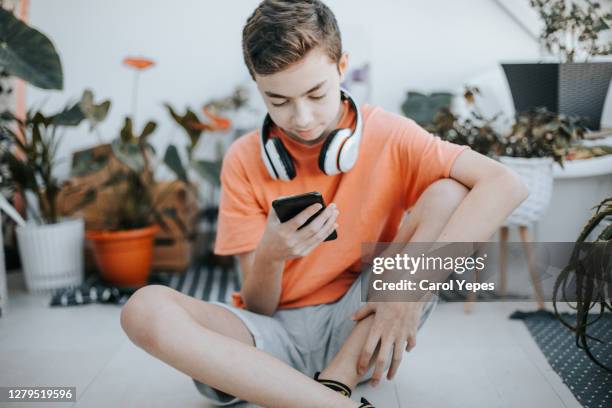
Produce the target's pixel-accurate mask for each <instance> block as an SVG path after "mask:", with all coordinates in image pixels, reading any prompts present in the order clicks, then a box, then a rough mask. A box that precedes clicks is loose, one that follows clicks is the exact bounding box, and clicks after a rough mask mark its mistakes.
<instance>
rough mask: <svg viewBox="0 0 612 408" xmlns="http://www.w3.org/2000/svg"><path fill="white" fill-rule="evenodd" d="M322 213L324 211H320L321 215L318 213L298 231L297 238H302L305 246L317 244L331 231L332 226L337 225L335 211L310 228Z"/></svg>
mask: <svg viewBox="0 0 612 408" xmlns="http://www.w3.org/2000/svg"><path fill="white" fill-rule="evenodd" d="M323 214H325V213H321V215H319V216H318V217H317V218H316V219H315V220H314V221H313V222H312V223H310V224H308V226H307V227H304V228H303V229H301V230H300V231H298V240H303V241H304V245H305V246H308V247H310V246H317V245H319V244H320V243H321V242H323V241H324V240H325V238H327V237H328V236H329V234H331V233H332V231H333V230H334V228H336V227H337V224H336V219H337V218H338V217H337V214H336V213H335V212H332V215H331V216H329V217H327V218H323V222H318V223H317V224H316V225H315V227H314V229H313V228H311V225H313V224H314V223H315V221H318V220H319V218H321V217H323ZM319 224H320V225H319Z"/></svg>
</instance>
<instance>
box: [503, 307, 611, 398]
mask: <svg viewBox="0 0 612 408" xmlns="http://www.w3.org/2000/svg"><path fill="white" fill-rule="evenodd" d="M561 316H562V317H563V319H564V320H565V321H566V322H568V323H571V324H573V325H575V322H576V315H575V314H570V313H562V314H561ZM510 319H519V320H523V322H525V325H527V328H528V329H529V332H530V333H531V335H532V336H533V338H534V340H535V341H536V343H537V345H538V347H539V348H540V350H541V351H542V353H543V354H544V356H545V357H546V359H547V360H548V363H549V364H550V366H551V367H552V368H553V369H554V370H555V372H556V373H557V374H558V375H559V376H560V377H561V379H562V380H563V382H564V383H565V384H566V385H567V386H568V388H569V389H570V390H571V391H572V393H573V394H574V396H575V397H576V399H577V400H578V401H579V402H580V403H581V404H582V405H583V406H584V407H588V408H599V407H602V408H608V407H612V373H611V372H609V371H606V370H604V369H603V368H601V367H599V366H597V364H595V363H594V362H593V361H591V360H590V359H589V357H588V356H587V355H586V354H585V352H584V350H582V349H579V348H578V347H577V346H576V337H575V334H574V332H572V331H570V330H569V329H568V328H567V327H565V326H563V325H562V324H561V322H559V321H558V320H557V319H556V318H555V316H554V315H553V313H552V312H548V311H538V312H519V311H517V312H514V313H513V314H512V315H511V316H510ZM588 334H589V335H591V336H593V337H595V338H598V339H600V340H602V341H603V342H604V343H598V342H596V341H591V342H590V343H589V344H590V349H591V352H592V353H593V355H594V356H595V357H596V358H597V359H598V360H599V361H600V362H601V363H603V364H604V365H606V366H607V367H611V366H612V313H605V314H604V315H603V316H602V318H601V319H600V320H598V321H597V322H596V323H594V324H592V325H591V326H589V329H588Z"/></svg>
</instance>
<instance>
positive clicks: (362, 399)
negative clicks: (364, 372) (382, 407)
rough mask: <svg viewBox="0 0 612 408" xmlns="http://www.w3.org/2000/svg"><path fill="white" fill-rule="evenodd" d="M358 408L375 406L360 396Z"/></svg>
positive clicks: (372, 407)
mask: <svg viewBox="0 0 612 408" xmlns="http://www.w3.org/2000/svg"><path fill="white" fill-rule="evenodd" d="M359 408H375V407H374V405H372V404H370V402H369V401H368V400H367V399H365V398H363V397H361V405H360V406H359Z"/></svg>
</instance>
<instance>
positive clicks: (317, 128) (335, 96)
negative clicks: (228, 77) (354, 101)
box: [255, 48, 348, 144]
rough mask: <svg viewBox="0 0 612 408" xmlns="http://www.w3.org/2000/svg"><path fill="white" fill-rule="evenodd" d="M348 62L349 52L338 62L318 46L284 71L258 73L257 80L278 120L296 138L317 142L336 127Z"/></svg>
mask: <svg viewBox="0 0 612 408" xmlns="http://www.w3.org/2000/svg"><path fill="white" fill-rule="evenodd" d="M347 65H348V56H347V54H344V55H342V57H341V59H340V62H339V63H338V64H337V65H336V64H335V63H334V62H332V61H331V59H330V58H329V57H328V56H327V54H325V52H324V51H323V50H322V49H321V48H315V49H313V50H311V51H310V52H309V53H308V54H306V55H305V56H304V58H302V60H300V61H299V62H296V63H295V64H293V65H291V66H290V67H288V68H287V69H285V70H284V71H281V72H277V73H275V74H271V75H263V76H261V75H255V82H256V83H257V88H258V89H259V92H260V93H261V96H262V98H263V100H264V102H265V104H266V107H267V109H268V112H269V113H270V117H272V120H273V121H274V123H276V125H277V126H279V127H281V128H282V129H283V130H284V131H285V132H286V133H287V135H289V136H290V137H292V138H293V139H295V140H297V141H299V142H302V143H304V144H313V143H316V142H318V141H319V140H321V139H323V138H325V137H327V135H329V133H330V132H331V131H332V130H334V129H335V128H336V125H337V123H338V120H339V118H340V115H341V111H340V84H341V83H342V80H343V78H344V72H345V71H346V68H347ZM338 71H340V72H338Z"/></svg>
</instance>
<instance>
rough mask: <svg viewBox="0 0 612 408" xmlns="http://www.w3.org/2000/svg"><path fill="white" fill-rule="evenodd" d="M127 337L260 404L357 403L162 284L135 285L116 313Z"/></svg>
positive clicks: (225, 315)
mask: <svg viewBox="0 0 612 408" xmlns="http://www.w3.org/2000/svg"><path fill="white" fill-rule="evenodd" d="M121 325H122V327H123V329H124V330H125V332H126V333H127V335H128V337H129V338H130V339H131V340H132V341H133V342H134V343H135V344H136V345H138V346H140V347H141V348H143V349H144V350H145V351H147V352H148V353H149V354H151V355H153V356H155V357H157V358H159V359H160V360H162V361H164V362H166V363H167V364H169V365H171V366H172V367H174V368H176V369H177V370H179V371H182V372H183V373H185V374H187V375H189V376H190V377H192V378H194V379H196V380H198V381H200V382H202V383H205V384H207V385H210V386H212V387H214V388H217V389H219V390H222V391H224V392H226V393H228V394H231V395H234V396H237V397H239V398H242V399H244V400H247V401H250V402H254V403H256V404H258V405H262V406H266V407H289V406H290V407H304V408H306V407H307V408H312V407H331V406H333V407H357V406H358V405H359V404H357V403H356V402H355V401H352V400H350V399H348V398H346V397H343V396H342V395H340V394H338V393H336V392H334V391H332V390H330V389H329V388H327V387H325V386H323V385H321V384H319V383H317V382H316V381H314V380H313V379H311V378H309V377H307V376H306V375H304V374H302V373H300V372H299V371H297V370H295V369H293V368H292V367H290V366H288V365H287V364H285V363H284V362H283V361H281V360H279V359H277V358H275V357H273V356H271V355H269V354H267V353H265V352H263V351H261V350H259V349H257V348H255V347H253V344H254V343H253V339H252V337H251V335H250V333H249V331H248V330H247V328H246V327H245V326H244V324H243V323H242V321H241V320H240V319H239V318H238V317H237V316H235V315H234V314H233V313H231V312H229V311H228V310H226V309H223V308H221V307H219V306H216V305H212V304H208V303H206V302H203V301H199V300H196V299H194V298H191V297H189V296H186V295H183V294H182V293H180V292H178V291H175V290H173V289H170V288H168V287H165V286H159V285H151V286H146V287H144V288H142V289H140V290H138V291H137V292H136V293H135V294H134V295H132V297H131V298H130V300H129V301H128V303H127V304H126V305H125V306H124V308H123V310H122V313H121Z"/></svg>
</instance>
